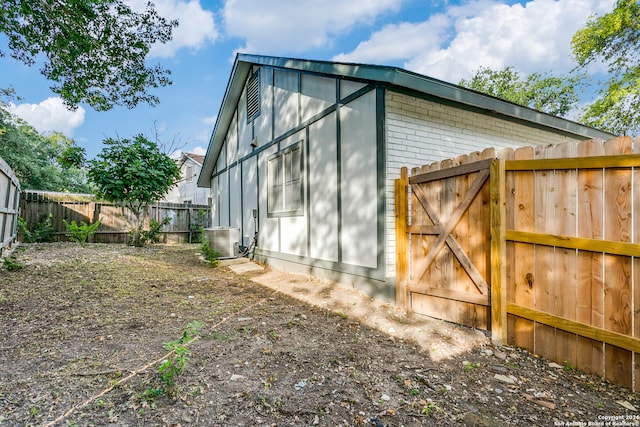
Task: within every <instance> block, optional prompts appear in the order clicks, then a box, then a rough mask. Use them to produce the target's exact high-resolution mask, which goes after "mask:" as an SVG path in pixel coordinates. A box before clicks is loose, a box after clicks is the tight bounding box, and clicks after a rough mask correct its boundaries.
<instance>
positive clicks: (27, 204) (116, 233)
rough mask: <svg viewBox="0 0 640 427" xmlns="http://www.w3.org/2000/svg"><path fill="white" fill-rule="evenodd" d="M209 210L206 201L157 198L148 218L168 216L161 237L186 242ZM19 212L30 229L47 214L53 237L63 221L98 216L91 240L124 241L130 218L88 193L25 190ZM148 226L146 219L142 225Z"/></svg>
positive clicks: (61, 232)
mask: <svg viewBox="0 0 640 427" xmlns="http://www.w3.org/2000/svg"><path fill="white" fill-rule="evenodd" d="M209 210H210V208H209V206H208V205H192V204H178V203H163V202H160V203H156V204H154V205H152V206H151V208H150V210H149V219H148V221H149V220H152V219H155V220H156V221H158V222H160V221H161V220H162V219H163V218H165V217H170V218H171V222H170V223H169V224H167V225H165V226H164V227H163V228H162V231H161V233H160V234H161V239H162V241H164V242H190V241H192V240H193V237H194V234H193V232H194V226H201V227H207V226H208V224H209V222H208V221H209ZM20 212H21V216H22V218H24V220H25V222H26V226H27V227H28V228H29V229H30V230H33V229H34V228H35V227H37V226H38V224H39V223H40V224H42V223H43V222H44V221H45V220H46V219H47V218H50V220H51V225H52V227H53V230H54V231H53V234H54V236H55V239H56V240H65V239H66V233H67V229H66V226H65V224H64V222H65V221H66V222H67V223H71V221H75V222H76V223H77V224H80V223H81V222H85V223H87V224H90V223H95V222H96V221H98V220H99V221H100V226H99V227H98V230H97V232H96V233H95V234H94V235H93V236H91V237H90V239H91V241H92V242H94V243H125V242H127V240H128V238H129V223H130V222H131V220H132V219H133V214H132V213H131V211H130V210H128V209H123V208H122V207H121V206H118V205H115V204H113V203H107V202H100V201H96V200H95V197H94V196H93V195H90V194H68V193H52V192H39V191H25V192H24V195H23V197H22V200H21V203H20ZM148 226H149V224H148V222H147V224H145V227H148Z"/></svg>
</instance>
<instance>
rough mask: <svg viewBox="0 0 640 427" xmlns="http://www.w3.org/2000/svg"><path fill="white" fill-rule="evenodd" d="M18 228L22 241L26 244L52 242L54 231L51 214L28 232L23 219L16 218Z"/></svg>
mask: <svg viewBox="0 0 640 427" xmlns="http://www.w3.org/2000/svg"><path fill="white" fill-rule="evenodd" d="M18 228H19V229H20V235H21V236H22V239H23V240H24V241H25V242H27V243H40V242H53V238H54V234H55V231H56V230H55V228H54V227H53V214H49V215H46V216H44V217H43V219H42V220H41V221H40V222H39V223H38V224H36V226H35V227H34V228H33V230H29V227H28V224H27V221H25V219H24V218H22V217H18Z"/></svg>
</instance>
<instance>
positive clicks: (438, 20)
mask: <svg viewBox="0 0 640 427" xmlns="http://www.w3.org/2000/svg"><path fill="white" fill-rule="evenodd" d="M448 24H449V20H448V19H447V18H446V17H445V16H444V15H441V14H438V15H434V16H432V17H431V18H429V20H428V21H425V22H419V23H410V22H402V23H399V24H389V25H387V26H385V27H384V28H382V29H381V30H380V31H377V32H375V33H374V34H373V35H372V36H371V38H370V39H369V40H366V41H363V42H361V43H360V44H359V45H358V46H357V47H356V49H355V50H354V51H353V52H351V53H349V54H345V53H340V54H338V55H336V56H334V57H333V59H334V60H335V61H348V62H363V63H380V62H386V61H394V60H401V59H406V58H410V57H412V56H414V55H415V54H416V52H423V51H426V50H429V49H430V48H432V47H433V46H439V45H440V44H441V43H442V42H443V41H444V37H445V35H444V31H445V30H446V29H447V27H448Z"/></svg>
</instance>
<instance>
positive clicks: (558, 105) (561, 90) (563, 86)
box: [459, 67, 578, 116]
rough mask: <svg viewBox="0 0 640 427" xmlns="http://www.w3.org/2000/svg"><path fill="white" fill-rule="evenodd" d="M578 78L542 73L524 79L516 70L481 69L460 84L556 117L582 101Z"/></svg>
mask: <svg viewBox="0 0 640 427" xmlns="http://www.w3.org/2000/svg"><path fill="white" fill-rule="evenodd" d="M577 82H578V78H577V77H566V78H560V77H552V76H548V75H543V74H540V73H534V74H530V75H529V76H527V77H522V76H521V75H520V73H518V72H517V71H515V70H514V68H513V67H505V68H503V69H502V70H499V71H494V70H491V69H490V68H486V67H481V68H480V69H478V70H477V71H476V73H475V75H474V76H473V77H472V78H471V79H470V80H464V79H463V80H461V81H460V83H459V85H460V86H463V87H466V88H469V89H473V90H477V91H478V92H483V93H486V94H489V95H492V96H495V97H497V98H501V99H505V100H507V101H511V102H513V103H516V104H519V105H524V106H527V107H531V108H534V109H536V110H540V111H544V112H546V113H549V114H553V115H556V116H563V115H565V114H567V113H568V112H569V111H570V110H571V109H572V108H573V107H574V106H575V105H576V103H577V102H578V95H577V94H576V91H575V86H576V84H577Z"/></svg>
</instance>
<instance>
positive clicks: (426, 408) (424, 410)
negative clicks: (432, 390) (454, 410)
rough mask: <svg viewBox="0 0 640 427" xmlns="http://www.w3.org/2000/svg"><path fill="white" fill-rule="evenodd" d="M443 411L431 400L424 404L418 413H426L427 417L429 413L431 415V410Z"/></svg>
mask: <svg viewBox="0 0 640 427" xmlns="http://www.w3.org/2000/svg"><path fill="white" fill-rule="evenodd" d="M434 411H435V412H444V410H443V409H442V408H441V407H439V406H438V405H436V404H435V403H433V402H428V403H427V404H426V405H424V406H423V407H422V408H421V409H420V413H421V414H423V415H426V416H427V417H428V416H429V415H431V413H432V412H434Z"/></svg>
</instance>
